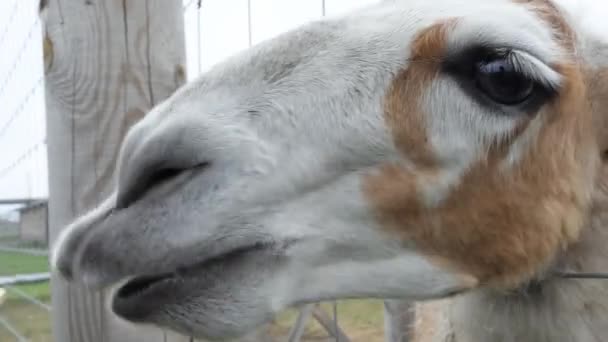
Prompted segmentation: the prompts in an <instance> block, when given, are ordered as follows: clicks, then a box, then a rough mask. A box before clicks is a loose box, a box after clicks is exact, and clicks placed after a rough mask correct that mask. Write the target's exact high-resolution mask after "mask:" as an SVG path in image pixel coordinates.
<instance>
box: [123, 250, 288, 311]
mask: <svg viewBox="0 0 608 342" xmlns="http://www.w3.org/2000/svg"><path fill="white" fill-rule="evenodd" d="M275 245H276V244H274V243H268V242H258V243H254V244H251V245H246V246H241V247H237V248H235V249H232V250H229V251H226V252H224V253H222V254H219V255H215V256H213V257H211V258H208V259H205V260H203V261H199V262H195V263H192V264H188V265H185V266H179V267H177V268H176V269H175V270H174V271H173V272H164V273H158V274H143V275H138V276H135V277H134V278H132V279H131V280H129V281H127V282H126V283H125V284H124V285H122V286H121V287H120V288H119V289H118V291H117V292H116V296H117V297H120V298H122V299H127V298H130V297H133V296H138V295H141V294H143V293H145V292H146V291H147V290H150V289H152V288H154V286H155V285H156V284H158V283H162V282H166V281H167V280H171V279H184V278H188V277H192V276H196V274H198V272H200V271H201V270H202V269H205V268H206V267H208V266H209V265H212V264H215V263H217V262H220V261H227V260H231V259H236V258H239V257H242V256H243V255H245V254H247V253H251V252H255V251H265V250H270V249H272V248H273V247H274V246H275Z"/></svg>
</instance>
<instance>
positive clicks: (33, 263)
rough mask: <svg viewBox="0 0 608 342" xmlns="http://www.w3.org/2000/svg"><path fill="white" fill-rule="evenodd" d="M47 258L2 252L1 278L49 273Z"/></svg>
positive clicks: (0, 263)
mask: <svg viewBox="0 0 608 342" xmlns="http://www.w3.org/2000/svg"><path fill="white" fill-rule="evenodd" d="M48 269H49V263H48V259H47V257H44V256H37V255H28V254H22V253H13V252H0V276H11V275H15V274H24V273H41V272H48Z"/></svg>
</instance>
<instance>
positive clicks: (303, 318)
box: [287, 304, 315, 342]
mask: <svg viewBox="0 0 608 342" xmlns="http://www.w3.org/2000/svg"><path fill="white" fill-rule="evenodd" d="M314 309H315V304H306V305H304V306H303V307H302V308H301V309H300V313H299V314H298V318H297V319H296V322H295V323H294V325H293V327H292V328H291V331H290V332H289V335H288V338H287V341H289V342H300V340H301V339H302V336H304V331H305V330H306V325H307V324H308V321H309V320H310V317H311V316H312V311H313V310H314Z"/></svg>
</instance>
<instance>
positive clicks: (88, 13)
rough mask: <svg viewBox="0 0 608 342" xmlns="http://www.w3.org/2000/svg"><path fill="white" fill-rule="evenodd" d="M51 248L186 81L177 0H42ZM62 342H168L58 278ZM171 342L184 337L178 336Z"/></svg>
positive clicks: (103, 192)
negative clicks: (148, 120) (125, 146)
mask: <svg viewBox="0 0 608 342" xmlns="http://www.w3.org/2000/svg"><path fill="white" fill-rule="evenodd" d="M41 8H42V18H43V22H44V24H43V26H44V30H43V31H44V32H43V33H44V44H43V46H44V62H45V63H44V64H45V93H46V108H47V137H48V139H47V144H48V161H49V183H50V184H49V197H50V201H49V224H50V234H51V242H53V241H54V239H55V238H56V237H57V235H58V233H59V232H60V231H61V229H62V228H64V227H65V225H66V224H67V223H69V222H70V221H71V220H72V219H73V218H74V217H75V216H77V215H78V214H80V213H82V212H84V211H86V210H88V209H90V208H92V207H94V206H95V205H96V204H97V203H99V201H100V200H101V199H102V198H104V197H105V196H107V195H108V194H109V192H110V191H111V188H112V187H113V185H114V184H113V179H114V175H113V174H114V164H115V160H116V157H117V153H118V150H119V147H120V143H121V140H122V138H123V136H124V134H125V132H126V131H127V130H128V128H129V127H130V126H131V125H132V124H133V123H134V122H136V121H137V120H139V119H140V118H141V117H142V116H143V115H144V114H145V113H146V112H147V111H148V110H149V109H150V108H152V107H153V106H154V105H155V104H156V103H158V102H159V101H161V100H162V99H164V98H166V97H167V96H169V95H170V94H171V93H173V92H174V91H175V89H176V88H178V87H179V86H180V85H181V84H183V82H184V80H185V66H184V61H185V53H184V50H185V48H184V33H183V30H184V27H183V14H182V3H181V1H179V0H171V1H168V0H146V1H138V0H113V1H93V0H82V1H71V0H69V1H68V0H53V1H46V0H42V1H41ZM52 291H53V298H52V300H53V305H52V306H53V315H52V317H53V335H54V340H55V341H62V342H98V341H111V342H114V341H120V342H129V341H146V342H156V341H158V342H160V341H162V342H168V341H169V340H170V339H169V337H167V335H165V334H164V333H163V332H161V331H159V330H156V329H146V330H142V329H141V328H135V327H134V326H132V325H130V324H126V323H125V322H122V321H120V320H119V319H117V318H116V316H114V315H112V314H111V313H110V312H109V310H107V309H106V306H105V298H104V295H103V294H99V293H91V292H89V291H87V290H86V289H83V288H79V287H77V286H75V285H73V284H66V283H65V282H63V281H62V280H61V279H60V278H59V277H57V276H56V275H53V277H52ZM173 340H174V341H179V340H176V339H173Z"/></svg>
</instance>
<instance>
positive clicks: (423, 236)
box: [364, 25, 598, 287]
mask: <svg viewBox="0 0 608 342" xmlns="http://www.w3.org/2000/svg"><path fill="white" fill-rule="evenodd" d="M444 38H445V25H436V26H434V27H432V28H430V29H428V30H426V31H425V32H423V33H422V34H421V36H420V38H419V39H418V40H417V41H416V42H415V43H414V45H413V48H412V51H413V55H414V59H415V58H417V57H420V58H423V59H424V57H433V58H428V59H427V62H426V63H420V64H415V65H411V66H410V68H409V69H408V70H407V71H404V72H402V73H401V74H400V75H399V77H397V79H396V80H395V84H394V85H393V87H392V91H391V93H390V94H389V95H388V96H387V113H386V117H387V122H388V123H389V125H390V126H391V128H392V130H393V134H394V138H395V142H396V145H397V147H398V148H399V149H400V150H401V151H403V152H404V153H405V154H406V155H407V156H408V158H409V157H410V156H413V162H414V164H416V166H422V167H419V168H417V167H415V168H410V169H406V168H404V167H402V166H398V165H385V166H383V167H382V168H381V170H379V171H378V173H376V174H373V175H369V176H368V177H367V179H366V180H365V183H364V191H365V193H366V195H367V197H368V199H369V200H370V202H371V203H372V204H373V207H374V208H375V210H376V213H377V216H378V218H379V220H380V222H381V223H382V224H383V227H385V229H386V230H387V231H389V232H390V233H392V234H394V235H396V236H399V237H400V238H401V239H403V240H404V241H409V242H414V243H415V245H416V246H417V248H419V250H420V251H421V252H423V253H425V254H426V255H428V256H429V257H430V258H431V259H432V260H435V261H437V260H440V263H441V264H443V265H444V266H446V265H447V266H448V267H450V268H453V269H454V270H456V271H458V272H464V273H466V274H471V275H473V276H475V277H477V278H478V279H479V280H480V282H481V283H482V284H484V285H489V286H495V287H512V286H517V285H518V284H519V283H520V282H522V281H525V280H527V279H529V278H530V277H532V276H533V275H535V274H536V273H537V272H539V271H541V270H542V269H543V267H544V266H547V264H548V263H549V262H550V261H551V260H553V258H554V257H555V256H556V254H557V253H558V252H559V251H560V250H561V249H563V248H564V247H566V246H567V245H569V244H570V243H571V242H573V241H575V240H576V239H577V237H578V234H579V232H580V229H581V228H582V226H583V225H584V221H585V219H586V217H587V212H588V209H589V202H590V192H591V188H592V186H593V178H594V172H595V170H596V169H597V159H598V158H597V156H598V153H597V150H596V145H595V141H594V139H593V136H592V135H590V134H589V132H590V131H592V126H591V125H592V120H591V109H590V107H589V104H588V102H587V101H586V98H587V93H586V86H585V84H584V82H583V77H582V73H581V71H580V70H579V69H578V68H577V67H573V66H560V67H558V69H559V71H560V72H561V74H562V75H563V76H564V83H565V84H564V86H563V88H562V91H561V94H560V96H559V97H558V98H556V100H554V101H553V102H552V103H550V104H548V105H546V106H545V108H543V109H542V110H541V112H540V113H538V114H537V116H538V117H537V119H542V120H544V123H543V126H542V128H541V130H540V133H539V136H538V137H537V140H536V142H535V145H534V146H529V150H527V151H525V153H524V155H523V157H522V159H521V160H520V161H519V164H518V165H516V166H514V167H513V169H512V170H509V172H503V171H501V170H500V165H501V162H502V160H503V159H504V156H505V153H506V152H507V151H508V149H509V144H510V142H511V141H504V142H502V144H503V145H500V146H497V147H496V148H493V149H492V150H491V151H490V153H489V155H488V156H487V158H481V159H482V160H483V161H480V162H478V163H477V164H476V165H473V166H472V168H471V169H470V170H469V172H468V173H466V174H465V175H464V176H463V178H462V179H461V183H460V184H459V185H457V186H456V187H455V188H454V189H453V190H452V191H451V193H450V194H449V195H448V197H447V198H446V199H445V200H444V201H443V202H442V203H441V204H439V205H438V206H437V207H434V208H428V207H425V206H424V204H423V203H422V202H421V200H420V198H421V196H420V195H419V190H420V186H421V184H430V185H432V184H433V182H434V177H437V176H438V173H436V172H429V169H430V170H434V171H439V169H438V167H439V166H438V165H435V163H434V160H433V155H432V153H430V148H429V145H428V142H427V141H428V139H427V136H426V134H427V131H426V129H425V127H424V113H423V112H422V111H421V109H420V107H419V100H417V99H420V98H421V97H423V96H424V94H425V91H426V90H428V85H429V84H430V81H431V80H432V79H433V78H434V77H435V76H436V74H437V72H438V71H439V69H438V68H439V66H438V64H436V63H437V62H433V59H434V58H435V57H439V56H441V55H442V54H441V53H442V51H444V47H445V44H444V42H445V39H444Z"/></svg>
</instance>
